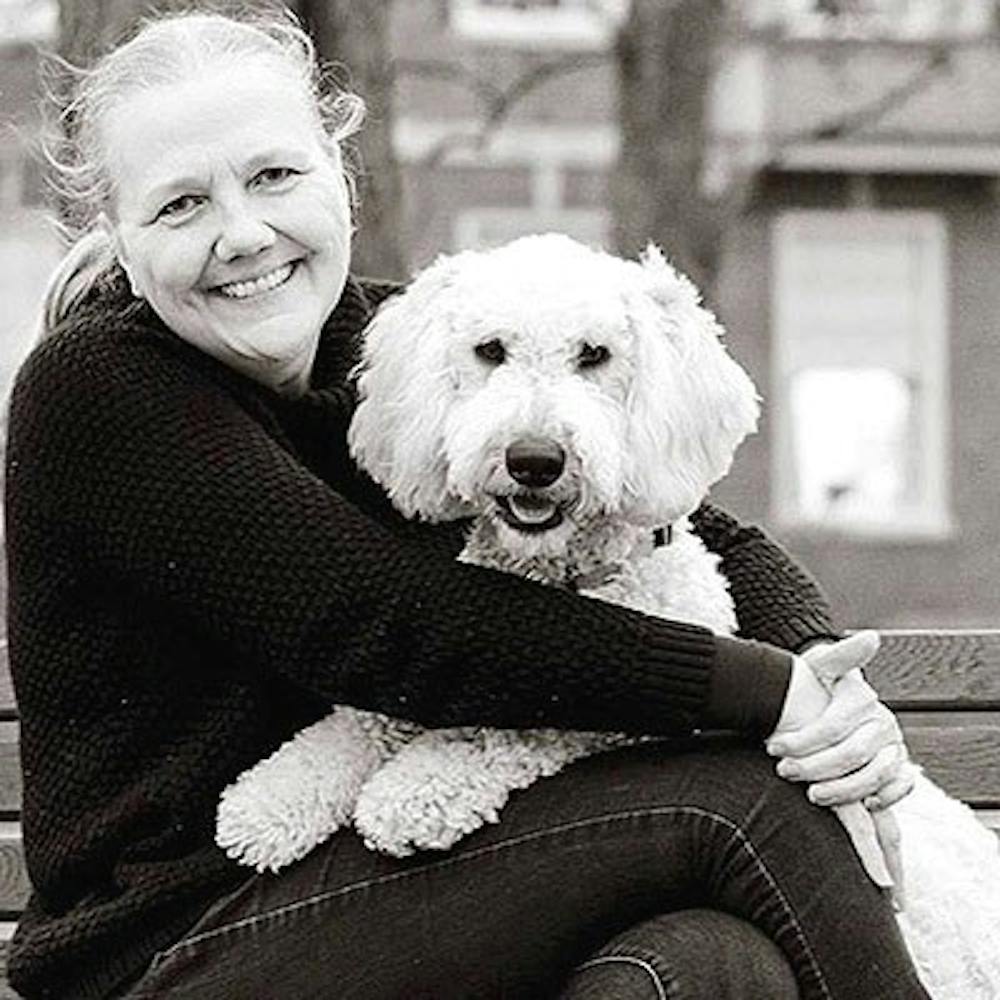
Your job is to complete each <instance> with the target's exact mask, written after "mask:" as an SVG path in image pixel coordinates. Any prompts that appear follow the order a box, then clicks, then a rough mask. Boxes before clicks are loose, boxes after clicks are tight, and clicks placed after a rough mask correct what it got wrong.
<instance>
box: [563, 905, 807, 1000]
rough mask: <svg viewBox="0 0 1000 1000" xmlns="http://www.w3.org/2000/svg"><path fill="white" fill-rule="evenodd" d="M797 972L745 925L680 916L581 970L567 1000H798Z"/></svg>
mask: <svg viewBox="0 0 1000 1000" xmlns="http://www.w3.org/2000/svg"><path fill="white" fill-rule="evenodd" d="M798 996H799V992H798V988H797V986H796V984H795V977H794V975H793V973H792V970H791V967H790V966H789V964H788V962H787V961H786V960H785V958H784V956H783V955H782V954H781V952H780V951H779V949H778V948H777V946H776V945H775V944H774V943H773V942H772V941H770V940H769V939H768V938H767V937H765V936H764V934H762V933H761V932H760V931H759V930H757V929H756V928H755V927H753V926H751V925H750V924H749V923H747V922H746V921H744V920H741V919H739V918H737V917H733V916H730V915H729V914H726V913H721V912H718V911H713V910H679V911H677V912H675V913H667V914H661V915H660V916H657V917H654V918H652V919H651V920H647V921H645V922H644V923H641V924H637V925H636V926H634V927H630V928H629V929H628V930H626V931H624V932H623V933H621V934H619V935H618V936H617V937H615V938H613V939H612V940H611V941H609V942H608V943H607V944H606V945H605V946H604V947H603V948H601V949H600V950H599V951H598V952H597V953H596V954H595V955H594V956H592V957H591V958H590V959H588V960H587V961H585V962H583V963H582V964H581V965H580V966H579V967H578V968H577V969H576V970H575V972H574V974H573V976H572V978H571V979H570V981H569V983H568V984H567V986H566V989H565V990H564V992H563V993H562V994H561V1000H641V998H645V997H649V998H651V1000H758V998H760V997H767V998H769V1000H796V998H797V997H798Z"/></svg>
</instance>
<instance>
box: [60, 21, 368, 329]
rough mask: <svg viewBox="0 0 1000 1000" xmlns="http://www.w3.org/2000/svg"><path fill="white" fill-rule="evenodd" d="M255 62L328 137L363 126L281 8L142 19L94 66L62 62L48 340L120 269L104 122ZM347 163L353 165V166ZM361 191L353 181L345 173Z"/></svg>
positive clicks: (338, 139) (356, 105) (349, 97)
mask: <svg viewBox="0 0 1000 1000" xmlns="http://www.w3.org/2000/svg"><path fill="white" fill-rule="evenodd" d="M248 56H252V57H254V58H264V59H267V60H269V61H272V62H273V63H274V65H275V66H276V67H278V68H279V69H281V70H283V71H285V72H291V73H292V74H293V75H294V76H295V77H296V79H297V80H298V81H299V82H300V83H301V84H302V86H303V87H304V89H305V92H306V93H307V94H308V96H309V98H310V99H311V103H312V106H313V108H314V109H315V113H316V124H317V127H318V128H319V129H320V130H321V131H322V132H323V134H324V135H325V136H326V138H327V140H328V141H329V142H331V143H335V144H337V145H339V144H341V143H343V142H344V141H345V140H346V139H348V138H349V137H350V136H351V135H353V134H354V133H355V132H356V131H357V130H358V129H359V128H360V126H361V122H362V119H363V117H364V103H363V102H362V100H361V98H360V97H358V96H357V95H355V94H353V93H351V92H350V91H348V90H346V89H344V88H343V87H341V86H339V85H338V84H337V83H336V82H335V81H333V80H332V78H331V75H330V72H329V71H328V70H327V69H326V68H325V67H324V66H323V65H322V64H321V63H320V60H319V58H318V57H317V54H316V48H315V46H314V44H313V41H312V39H311V38H310V37H309V35H308V34H307V33H306V31H305V30H304V29H303V28H302V27H301V26H300V25H299V23H298V22H297V21H296V19H295V17H294V16H293V15H292V14H291V13H290V12H289V11H287V10H285V9H283V8H281V9H276V10H270V11H248V12H247V13H244V14H241V15H238V16H237V15H232V14H217V13H205V12H203V11H202V12H195V11H191V12H187V13H179V14H169V15H166V16H162V17H159V18H156V19H153V20H145V21H142V22H140V24H139V27H138V29H137V31H136V32H135V34H134V35H133V36H132V37H131V38H130V39H129V40H128V41H126V42H124V43H123V44H121V45H119V46H118V47H116V48H114V49H112V50H111V51H110V52H108V53H107V54H106V55H104V56H103V57H102V58H100V59H99V60H98V61H97V62H96V63H95V64H94V65H93V66H92V67H91V68H89V69H81V68H79V67H75V66H71V65H70V64H68V63H66V62H64V61H58V65H59V69H60V71H61V73H63V74H66V73H68V74H70V76H71V77H72V79H73V83H74V88H73V90H74V93H73V96H72V99H71V100H70V101H69V103H68V104H66V105H65V107H63V108H62V110H61V111H60V112H59V113H58V115H57V116H56V119H55V123H54V124H55V126H56V128H55V129H54V134H53V136H52V137H50V138H49V139H48V140H47V141H46V142H45V143H44V146H43V152H44V157H45V160H46V162H47V164H48V166H49V169H50V172H51V175H52V178H51V180H52V187H53V188H54V190H55V192H56V193H57V196H58V197H59V199H60V201H61V202H62V204H63V206H64V215H65V218H64V220H63V221H62V223H61V228H62V229H63V232H64V234H65V235H66V237H67V238H68V240H69V241H70V242H71V246H70V248H69V250H68V252H67V254H66V256H65V257H64V258H63V260H62V261H61V262H60V264H59V265H58V266H57V268H56V270H55V272H54V274H53V275H52V277H51V279H50V281H49V286H48V289H47V290H46V293H45V297H44V300H43V306H42V316H41V322H40V326H41V330H40V336H41V337H43V338H44V337H45V336H47V335H48V334H49V333H51V332H52V330H53V329H54V327H55V326H56V324H58V322H59V321H60V320H61V319H62V318H63V317H64V316H66V315H67V313H68V312H69V311H70V310H71V309H72V307H73V305H74V303H76V302H77V301H79V300H80V299H81V298H82V297H83V296H84V295H86V294H87V292H88V291H89V290H90V289H91V288H93V287H94V285H95V284H96V283H97V282H98V281H99V280H100V279H101V278H102V277H103V276H105V275H107V274H109V273H110V272H111V271H112V270H113V269H114V267H115V254H114V250H113V247H112V244H111V239H110V235H109V234H108V233H107V232H106V227H105V226H104V225H102V224H101V219H102V215H104V214H108V215H111V214H112V213H111V211H110V209H111V199H112V194H113V187H114V184H113V178H112V177H111V176H110V175H109V173H108V170H107V167H106V164H105V163H104V149H103V143H102V136H101V123H102V121H103V119H104V117H105V115H106V114H107V113H108V112H109V111H110V110H111V109H113V108H114V107H116V106H117V105H118V104H119V103H120V102H121V101H123V100H125V99H126V98H128V97H129V96H130V95H132V94H135V93H136V92H138V91H141V90H144V89H146V88H149V87H155V86H162V85H165V84H167V85H168V84H172V83H177V82H180V81H182V80H191V79H196V78H197V77H198V76H199V75H203V74H205V73H206V72H210V71H214V70H215V69H217V68H218V66H219V64H220V62H221V61H223V60H226V59H239V58H245V57H248ZM345 162H347V161H346V160H345ZM345 174H346V180H347V183H348V187H349V188H350V189H351V191H352V193H353V189H354V186H353V177H352V174H351V171H350V169H349V168H345Z"/></svg>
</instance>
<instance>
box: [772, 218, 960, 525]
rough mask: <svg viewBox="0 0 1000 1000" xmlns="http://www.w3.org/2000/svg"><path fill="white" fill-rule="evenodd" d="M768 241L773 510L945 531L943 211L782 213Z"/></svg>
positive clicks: (793, 516) (830, 521)
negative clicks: (770, 265) (771, 261)
mask: <svg viewBox="0 0 1000 1000" xmlns="http://www.w3.org/2000/svg"><path fill="white" fill-rule="evenodd" d="M774 253H775V260H774V283H773V298H774V354H773V357H774V380H773V386H774V388H773V393H772V394H773V399H772V401H771V412H772V415H773V418H774V426H775V438H776V440H775V447H774V449H773V455H774V466H773V479H774V484H775V491H774V497H775V508H776V509H775V516H776V520H777V522H778V523H780V524H782V525H783V526H786V527H804V528H813V529H821V530H833V531H839V532H847V533H850V534H865V535H876V536H880V537H887V536H893V535H895V536H913V535H919V536H934V535H944V534H946V533H947V532H948V530H949V516H948V502H947V493H948V491H947V463H946V452H945V443H946V435H947V425H948V418H947V414H948V410H947V378H948V372H947V361H948V357H947V344H946V337H947V315H946V312H947V305H946V231H945V226H944V223H943V222H942V220H941V219H940V218H939V217H938V216H937V215H935V214H933V213H930V212H889V211H883V212H868V211H846V212H832V211H831V212H789V213H787V214H785V215H783V216H781V217H780V218H779V219H778V220H777V221H776V223H775V227H774Z"/></svg>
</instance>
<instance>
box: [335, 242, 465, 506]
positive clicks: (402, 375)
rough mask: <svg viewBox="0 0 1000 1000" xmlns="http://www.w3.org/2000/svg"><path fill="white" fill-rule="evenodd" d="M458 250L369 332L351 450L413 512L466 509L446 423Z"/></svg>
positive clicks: (396, 300)
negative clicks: (456, 484)
mask: <svg viewBox="0 0 1000 1000" xmlns="http://www.w3.org/2000/svg"><path fill="white" fill-rule="evenodd" d="M458 260H459V258H456V257H440V258H438V260H437V261H436V262H435V263H434V264H432V265H431V266H430V267H429V268H427V269H426V270H425V271H423V272H421V274H420V275H419V276H418V277H417V278H416V280H415V281H414V282H413V283H412V284H411V285H410V286H409V287H408V288H407V289H406V290H405V291H404V292H402V293H401V294H399V295H396V296H393V297H392V298H390V299H388V300H387V301H386V302H385V303H384V304H383V305H382V307H381V308H380V309H379V310H378V312H377V313H376V314H375V317H374V319H372V321H371V323H370V324H369V325H368V329H367V330H366V331H365V343H364V353H363V357H362V361H361V363H360V364H359V365H358V368H357V370H356V374H357V376H358V380H357V385H358V394H359V400H360V401H359V403H358V408H357V410H356V411H355V414H354V419H353V420H352V422H351V427H350V430H349V432H348V443H349V444H350V448H351V454H352V455H353V456H354V458H355V460H356V461H357V462H358V464H359V465H360V466H361V468H363V469H364V470H365V471H366V472H368V474H369V475H370V476H371V477H372V478H373V479H374V480H375V481H376V482H378V483H380V484H381V485H382V486H383V487H384V488H385V490H386V491H387V493H388V494H389V496H390V498H391V499H392V501H393V503H395V505H396V507H397V508H398V509H399V510H400V511H402V512H403V514H405V515H406V516H408V517H412V516H414V515H419V516H421V517H424V518H427V519H428V520H435V521H437V520H448V519H450V518H455V517H460V516H462V515H463V514H464V513H466V511H465V509H464V508H463V506H462V505H461V503H460V501H459V500H458V499H457V498H455V497H454V496H452V495H451V494H450V493H449V491H448V489H447V478H448V466H447V462H446V460H445V457H444V447H443V445H444V425H445V420H446V419H447V416H448V412H449V409H450V407H451V405H452V403H453V400H454V398H455V394H456V390H457V380H456V377H455V374H454V372H453V369H452V367H451V362H450V360H449V356H448V348H449V343H450V340H451V337H450V334H451V330H452V316H451V308H450V299H451V291H452V283H453V280H454V277H455V275H456V273H457V271H458V267H459V264H458V263H457V261H458Z"/></svg>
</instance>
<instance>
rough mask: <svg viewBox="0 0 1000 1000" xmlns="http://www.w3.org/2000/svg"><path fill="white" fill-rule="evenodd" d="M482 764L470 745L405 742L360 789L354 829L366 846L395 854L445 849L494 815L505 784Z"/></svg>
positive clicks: (505, 792)
mask: <svg viewBox="0 0 1000 1000" xmlns="http://www.w3.org/2000/svg"><path fill="white" fill-rule="evenodd" d="M483 764H484V761H483V757H482V754H481V751H480V750H479V749H478V748H476V747H475V746H472V745H470V744H465V743H461V742H446V741H442V742H439V743H432V744H430V745H426V744H417V743H414V744H411V745H410V746H409V747H407V748H406V750H405V751H404V752H402V753H400V754H399V755H398V756H396V757H394V758H393V759H392V760H391V761H389V762H388V763H387V764H385V765H384V766H383V767H381V768H380V769H379V770H378V771H376V772H375V774H373V775H372V776H371V778H369V779H368V781H367V782H366V783H365V785H364V787H363V788H362V789H361V793H360V794H359V796H358V801H357V804H356V806H355V810H354V826H355V829H356V830H357V831H358V833H359V834H360V835H361V837H362V838H363V839H364V841H365V843H366V844H367V846H368V847H370V848H372V849H373V850H377V851H381V852H382V853H383V854H391V855H393V856H395V857H400V858H402V857H407V856H409V855H411V854H413V853H415V852H416V851H445V850H447V849H448V848H450V847H452V846H454V845H455V844H456V843H458V841H459V840H461V839H462V838H463V837H464V836H466V835H467V834H469V833H472V831H473V830H477V829H479V827H481V826H483V825H484V824H486V823H496V822H497V821H498V820H499V818H500V810H501V808H502V807H503V805H504V803H505V802H506V801H507V798H508V796H509V794H510V786H509V785H508V784H506V783H504V782H503V781H501V780H498V778H497V776H496V775H495V774H493V773H491V772H490V771H489V769H488V768H485V767H484V766H483Z"/></svg>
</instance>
